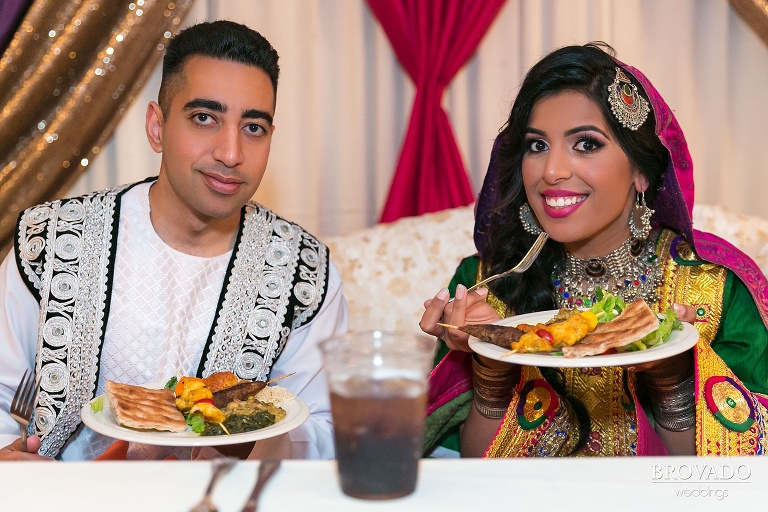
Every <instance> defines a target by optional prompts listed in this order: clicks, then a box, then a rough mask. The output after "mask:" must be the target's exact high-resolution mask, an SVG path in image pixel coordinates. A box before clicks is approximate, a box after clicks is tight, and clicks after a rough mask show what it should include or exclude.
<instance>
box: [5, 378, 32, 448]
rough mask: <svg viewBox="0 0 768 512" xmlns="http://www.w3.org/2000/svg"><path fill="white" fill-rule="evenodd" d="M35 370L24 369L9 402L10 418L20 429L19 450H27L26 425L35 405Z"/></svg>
mask: <svg viewBox="0 0 768 512" xmlns="http://www.w3.org/2000/svg"><path fill="white" fill-rule="evenodd" d="M35 391H36V389H35V372H33V371H30V370H24V375H23V376H22V377H21V382H19V387H18V388H16V392H15V393H14V394H13V401H12V402H11V418H13V419H14V420H16V422H17V423H18V424H19V430H20V431H21V451H23V452H26V451H27V427H28V426H29V420H30V419H31V418H32V410H33V409H34V407H35V398H36V397H37V393H36V392H35Z"/></svg>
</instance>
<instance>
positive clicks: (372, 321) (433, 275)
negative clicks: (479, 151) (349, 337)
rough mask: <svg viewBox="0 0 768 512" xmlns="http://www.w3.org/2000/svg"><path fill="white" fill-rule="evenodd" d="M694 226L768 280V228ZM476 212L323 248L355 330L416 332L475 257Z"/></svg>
mask: <svg viewBox="0 0 768 512" xmlns="http://www.w3.org/2000/svg"><path fill="white" fill-rule="evenodd" d="M693 217H694V225H695V227H696V228H697V229H700V230H702V231H709V232H712V233H715V234H717V235H719V236H721V237H723V238H725V239H726V240H728V241H729V242H731V243H732V244H734V245H736V246H738V247H739V248H741V249H742V250H743V251H745V252H746V253H747V254H749V255H750V256H751V257H752V258H754V259H755V261H756V262H757V263H758V265H759V266H760V268H761V269H762V270H763V272H764V273H768V221H766V220H763V219H759V218H755V217H750V216H747V215H741V214H735V213H731V212H728V211H726V210H724V209H722V208H720V207H717V206H709V205H696V206H695V207H694V211H693ZM473 222H474V221H473V206H471V205H470V206H466V207H461V208H454V209H451V210H445V211H442V212H437V213H430V214H424V215H420V216H417V217H408V218H404V219H400V220H398V221H396V222H392V223H388V224H377V225H375V226H372V227H370V228H367V229H364V230H361V231H357V232H354V233H350V234H347V235H342V236H337V237H331V238H328V239H326V240H325V241H326V243H327V244H328V246H329V247H330V250H331V260H332V261H333V262H334V263H335V264H336V266H337V267H338V268H339V270H340V272H341V275H342V278H343V280H344V294H345V296H346V298H347V301H348V302H349V311H350V329H352V330H364V329H381V330H403V331H415V332H420V331H419V319H420V318H421V313H422V312H423V309H424V308H423V305H422V304H423V302H424V300H425V299H428V298H429V297H432V296H433V295H434V294H435V293H437V292H438V290H440V288H442V287H444V286H445V285H446V284H447V283H448V281H449V280H450V278H451V276H452V275H453V272H454V270H455V269H456V266H457V265H458V263H459V262H460V261H461V259H462V258H464V257H466V256H468V255H471V254H473V253H474V252H475V246H474V243H473V240H472V228H473Z"/></svg>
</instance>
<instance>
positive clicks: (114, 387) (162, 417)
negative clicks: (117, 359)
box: [107, 380, 187, 432]
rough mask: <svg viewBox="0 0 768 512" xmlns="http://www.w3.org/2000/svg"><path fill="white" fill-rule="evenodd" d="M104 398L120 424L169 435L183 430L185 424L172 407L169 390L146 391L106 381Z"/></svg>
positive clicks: (141, 388)
mask: <svg viewBox="0 0 768 512" xmlns="http://www.w3.org/2000/svg"><path fill="white" fill-rule="evenodd" d="M107 396H108V398H109V405H110V407H111V408H112V412H113V414H114V416H115V419H116V421H117V422H118V423H119V424H120V425H123V426H125V427H130V428H137V429H143V430H149V429H154V430H165V431H170V432H183V431H184V430H186V429H187V422H186V421H185V419H184V415H182V414H181V412H180V411H179V409H178V408H177V407H176V404H175V401H174V398H175V397H174V393H173V391H172V390H170V389H148V388H144V387H141V386H132V385H130V384H120V383H118V382H113V381H111V380H108V381H107Z"/></svg>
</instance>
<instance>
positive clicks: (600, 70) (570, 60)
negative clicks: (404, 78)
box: [481, 43, 669, 452]
mask: <svg viewBox="0 0 768 512" xmlns="http://www.w3.org/2000/svg"><path fill="white" fill-rule="evenodd" d="M613 54H614V51H613V48H611V47H610V46H608V45H605V44H603V43H590V44H587V45H584V46H567V47H564V48H560V49H558V50H555V51H553V52H552V53H550V54H548V55H547V56H545V57H544V58H543V59H541V60H540V61H539V62H538V63H537V64H535V65H534V66H533V67H532V68H531V69H530V71H529V72H528V74H527V75H526V77H525V80H524V81H523V84H522V86H521V87H520V92H519V93H518V95H517V98H516V99H515V102H514V105H513V106H512V111H511V112H510V114H509V119H508V120H507V122H506V124H505V125H504V127H503V128H502V130H501V133H500V142H499V147H498V154H497V160H496V162H495V163H494V165H497V166H498V170H499V174H498V176H499V182H498V183H497V184H496V188H497V196H496V197H497V201H496V204H494V205H492V206H491V208H490V210H489V212H488V213H489V220H490V222H489V224H488V226H487V228H486V229H485V230H484V235H483V236H486V237H487V238H486V240H485V244H484V247H485V248H484V250H483V252H482V254H481V266H482V270H483V275H492V274H497V273H499V272H503V271H505V270H507V269H509V268H511V267H512V266H514V265H515V264H516V263H517V262H518V261H520V259H521V258H522V257H523V255H524V254H525V252H526V251H527V250H528V248H529V247H530V246H531V245H532V244H533V242H534V239H535V236H534V235H531V234H529V233H527V232H526V231H525V230H524V229H523V226H522V223H521V221H520V217H519V211H520V206H522V205H523V203H525V202H526V201H527V199H526V195H525V190H524V188H523V180H522V160H523V156H524V154H525V151H526V149H527V148H526V144H525V136H526V130H527V128H528V122H529V120H530V116H531V112H532V110H533V108H534V106H535V105H536V103H537V102H538V101H540V100H542V99H543V98H547V97H551V96H553V95H555V94H558V93H560V92H563V91H574V92H578V93H581V94H584V95H585V96H587V97H588V98H590V99H591V100H592V101H593V102H594V103H595V104H596V105H597V106H598V107H599V108H600V110H601V111H602V113H603V118H604V119H605V121H606V123H607V124H608V126H609V127H610V129H611V131H612V132H613V134H614V135H615V137H616V139H617V141H618V143H619V145H620V146H621V148H622V149H623V150H624V153H625V154H626V155H627V157H628V158H629V161H630V162H631V164H632V165H633V167H634V168H636V169H637V170H638V171H639V172H640V173H641V174H642V175H643V176H645V177H646V179H647V180H648V183H649V187H648V190H647V191H646V200H647V201H649V202H650V201H652V200H653V197H654V196H655V195H656V193H657V191H658V189H659V187H660V186H661V183H662V177H663V174H664V172H665V170H666V168H667V161H668V159H669V154H668V152H667V150H666V148H665V147H664V146H663V144H662V143H661V141H660V140H659V138H658V137H657V136H656V134H655V128H656V126H655V124H656V123H655V119H654V116H653V113H651V114H649V115H648V118H647V119H646V120H645V122H644V123H643V124H642V126H640V128H638V129H637V130H636V131H632V130H629V129H627V128H624V127H623V126H622V125H621V124H619V122H618V121H617V119H616V118H615V117H614V115H613V113H612V112H611V108H610V105H609V103H608V88H609V86H610V85H611V83H612V82H613V81H614V79H615V77H616V68H617V67H618V64H617V63H616V61H615V60H614V58H613ZM630 80H632V82H633V83H634V84H635V85H636V86H637V88H638V91H639V92H640V94H641V95H642V96H643V97H644V98H646V100H647V95H646V94H645V91H643V88H642V86H641V85H640V84H639V83H637V81H636V80H634V78H633V77H630ZM565 258H566V253H565V249H564V248H563V246H562V244H560V243H558V242H555V241H554V240H549V241H548V242H547V244H546V245H545V247H544V249H543V250H542V252H541V254H540V255H539V257H538V258H537V259H536V262H535V263H534V265H533V266H532V267H531V268H530V269H529V270H528V271H526V272H524V273H523V274H514V275H513V276H511V277H509V278H507V279H499V280H497V281H495V282H493V283H491V284H490V285H489V288H490V290H491V291H492V292H493V294H494V295H495V296H496V297H498V298H499V299H500V300H501V301H503V302H504V303H505V304H506V305H507V307H508V308H509V311H510V312H514V313H515V314H523V313H530V312H533V311H543V310H548V309H556V308H557V307H558V306H557V300H556V295H555V289H554V285H553V284H552V273H553V270H554V269H555V268H556V267H558V266H562V265H563V263H564V262H565ZM541 371H542V375H543V376H544V377H545V378H546V379H547V381H548V382H549V383H550V385H552V387H553V388H554V389H555V390H556V391H557V392H558V393H559V394H560V395H561V396H562V397H563V398H564V399H566V400H567V401H568V402H569V403H570V404H571V406H572V407H573V409H574V410H575V412H576V415H577V416H578V418H579V441H578V443H577V444H576V446H575V448H574V449H573V452H576V451H578V450H580V449H581V448H582V447H583V446H584V445H585V443H586V440H587V436H588V434H589V432H590V430H591V427H590V421H589V416H588V414H587V411H586V408H585V407H584V405H583V404H582V403H581V402H580V401H579V400H577V399H576V398H574V397H572V396H570V395H569V394H568V393H567V390H566V389H565V385H564V375H563V374H562V372H560V371H557V370H554V369H552V368H542V369H541Z"/></svg>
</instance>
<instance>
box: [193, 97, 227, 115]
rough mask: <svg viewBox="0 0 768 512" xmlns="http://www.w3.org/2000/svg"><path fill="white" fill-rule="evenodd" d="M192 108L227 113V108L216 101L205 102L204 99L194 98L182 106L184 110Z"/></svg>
mask: <svg viewBox="0 0 768 512" xmlns="http://www.w3.org/2000/svg"><path fill="white" fill-rule="evenodd" d="M193 108H207V109H208V110H213V111H214V112H223V113H226V112H227V107H225V106H224V105H222V104H221V103H219V102H218V101H216V100H206V99H205V98H195V99H193V100H190V101H188V102H187V104H186V105H184V110H192V109H193Z"/></svg>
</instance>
